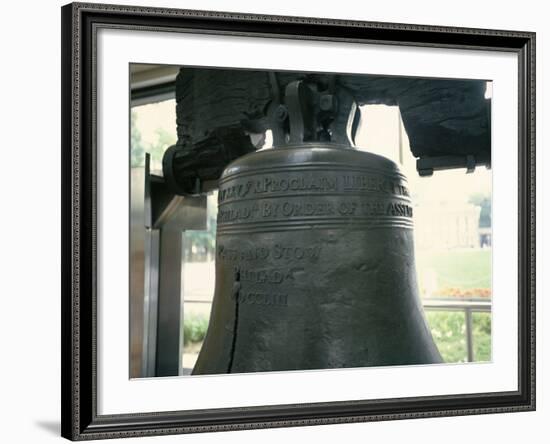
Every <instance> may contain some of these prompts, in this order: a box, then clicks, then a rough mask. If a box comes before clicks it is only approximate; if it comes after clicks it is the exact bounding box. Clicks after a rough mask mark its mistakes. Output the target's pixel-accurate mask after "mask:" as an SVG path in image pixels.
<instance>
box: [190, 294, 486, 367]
mask: <svg viewBox="0 0 550 444" xmlns="http://www.w3.org/2000/svg"><path fill="white" fill-rule="evenodd" d="M185 302H186V303H192V304H211V303H212V301H210V300H201V299H186V300H185ZM422 305H423V307H424V309H425V310H430V311H463V312H464V317H465V322H466V350H467V358H468V362H474V336H473V313H475V312H479V313H491V306H492V304H491V301H462V300H457V301H453V300H449V299H428V300H426V299H424V300H423V301H422Z"/></svg>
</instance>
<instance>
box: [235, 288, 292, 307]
mask: <svg viewBox="0 0 550 444" xmlns="http://www.w3.org/2000/svg"><path fill="white" fill-rule="evenodd" d="M231 297H232V299H238V301H239V303H244V304H250V305H279V306H283V307H286V306H288V295H287V294H283V293H263V292H253V291H249V292H246V291H244V292H240V293H238V294H237V295H232V296H231Z"/></svg>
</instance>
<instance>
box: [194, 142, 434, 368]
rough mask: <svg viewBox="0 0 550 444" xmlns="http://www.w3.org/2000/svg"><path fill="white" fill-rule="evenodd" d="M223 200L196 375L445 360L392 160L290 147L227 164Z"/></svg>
mask: <svg viewBox="0 0 550 444" xmlns="http://www.w3.org/2000/svg"><path fill="white" fill-rule="evenodd" d="M218 205H219V206H218V228H217V240H216V288H215V295H214V300H213V305H212V312H211V318H210V325H209V328H208V332H207V335H206V338H205V341H204V344H203V347H202V349H201V351H200V354H199V357H198V360H197V363H196V365H195V367H194V369H193V374H215V373H244V372H263V371H282V370H306V369H328V368H346V367H368V366H386V365H409V364H429V363H439V362H442V360H441V356H440V354H439V352H438V350H437V347H436V345H435V343H434V341H433V339H432V336H431V334H430V330H429V328H428V325H427V322H426V319H425V317H424V313H423V309H422V305H421V302H420V298H419V295H418V289H417V281H416V270H415V260H414V244H413V209H412V206H411V201H410V196H409V190H408V188H407V183H406V178H405V177H404V176H403V174H402V173H401V172H400V171H399V169H398V167H397V165H396V164H395V163H394V162H392V161H390V160H389V159H386V158H384V157H381V156H378V155H375V154H371V153H366V152H362V151H358V150H355V149H352V148H350V147H348V146H344V145H338V144H334V143H324V142H321V141H316V142H309V143H308V142H306V143H300V144H292V143H289V144H288V145H286V146H282V147H279V148H276V149H270V150H262V151H257V152H254V153H251V154H248V155H245V156H243V157H241V158H239V159H237V160H236V161H234V162H232V163H231V164H230V165H228V166H227V168H226V169H225V171H224V172H223V174H222V176H221V178H220V180H219V194H218Z"/></svg>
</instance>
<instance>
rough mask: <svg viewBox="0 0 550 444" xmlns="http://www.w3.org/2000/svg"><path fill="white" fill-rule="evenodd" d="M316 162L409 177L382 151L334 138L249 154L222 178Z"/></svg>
mask: <svg viewBox="0 0 550 444" xmlns="http://www.w3.org/2000/svg"><path fill="white" fill-rule="evenodd" d="M315 163H319V164H328V165H335V166H340V165H341V166H349V167H350V168H353V169H362V168H364V169H369V170H380V172H381V173H383V174H394V175H397V176H399V177H401V178H402V179H403V180H405V181H406V180H407V178H406V176H405V175H404V174H403V173H402V172H401V170H400V168H399V165H397V163H395V162H394V161H393V160H391V159H389V158H387V157H384V156H381V155H379V154H375V153H371V152H368V151H361V150H359V149H357V148H356V147H352V146H347V145H341V144H336V143H331V142H304V143H301V144H292V145H284V146H280V147H273V148H270V149H266V150H259V151H254V152H252V153H248V154H245V155H244V156H242V157H239V158H238V159H236V160H234V161H233V162H231V163H229V164H228V165H227V166H226V167H225V169H224V171H223V172H222V174H221V176H220V180H223V179H227V178H229V177H232V176H234V175H238V174H240V173H244V172H245V171H250V170H256V169H262V170H263V169H266V168H278V167H284V166H287V165H289V164H292V165H293V166H297V165H312V164H315Z"/></svg>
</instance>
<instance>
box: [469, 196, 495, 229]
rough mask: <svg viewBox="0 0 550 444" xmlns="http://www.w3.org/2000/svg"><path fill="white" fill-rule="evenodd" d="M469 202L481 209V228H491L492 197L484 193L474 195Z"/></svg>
mask: <svg viewBox="0 0 550 444" xmlns="http://www.w3.org/2000/svg"><path fill="white" fill-rule="evenodd" d="M468 202H470V203H471V204H474V205H477V206H479V207H481V212H480V213H479V228H491V196H487V195H486V194H482V193H476V194H472V195H471V196H470V198H469V199H468Z"/></svg>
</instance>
